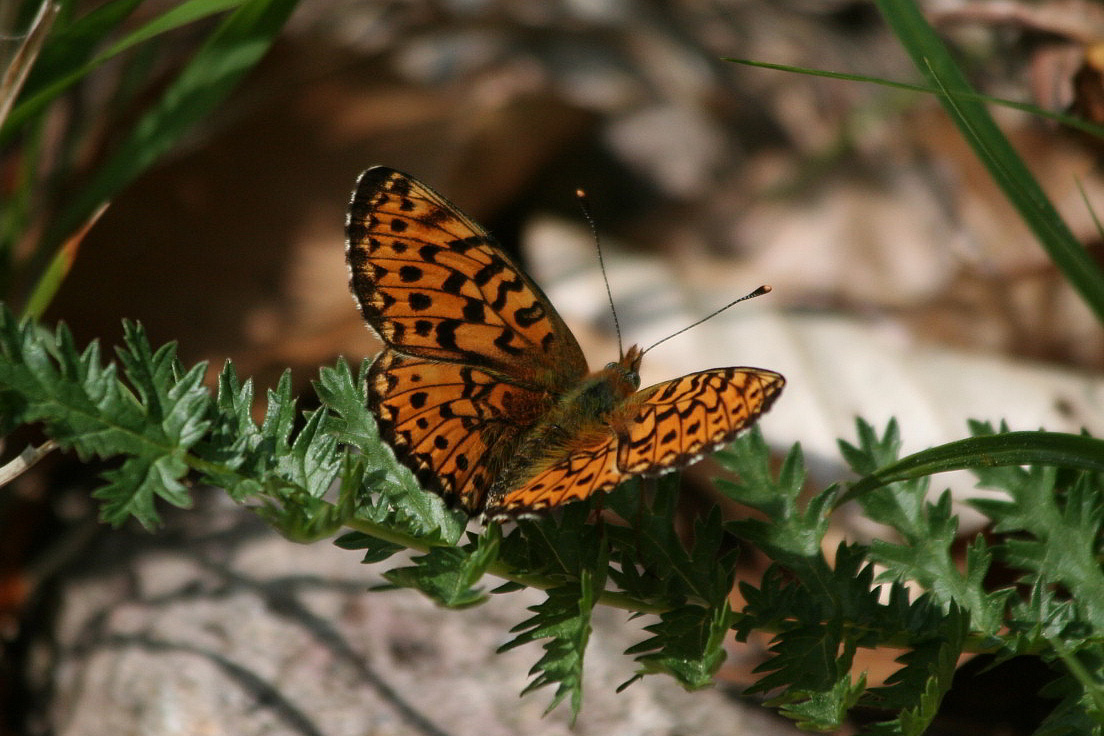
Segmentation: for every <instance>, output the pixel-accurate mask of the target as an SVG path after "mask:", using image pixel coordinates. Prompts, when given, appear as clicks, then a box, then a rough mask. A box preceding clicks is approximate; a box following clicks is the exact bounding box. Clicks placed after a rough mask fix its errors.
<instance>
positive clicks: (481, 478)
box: [346, 166, 785, 520]
mask: <svg viewBox="0 0 1104 736" xmlns="http://www.w3.org/2000/svg"><path fill="white" fill-rule="evenodd" d="M346 232H347V235H348V243H347V248H346V257H347V259H348V262H349V269H350V271H351V273H352V277H351V286H352V290H353V294H354V296H355V297H356V299H357V302H358V303H359V304H360V309H361V312H362V313H363V314H364V318H365V320H367V321H368V324H369V325H370V326H371V327H372V328H373V329H374V330H375V331H376V332H377V333H378V334H379V336H380V339H382V340H383V342H384V345H385V347H384V349H383V351H382V352H381V353H380V354H379V355H378V356H377V357H376V359H375V361H374V362H373V363H372V366H371V368H370V370H369V373H368V405H369V408H370V409H371V410H372V412H373V413H374V414H375V415H376V417H377V419H378V421H379V427H380V434H381V435H382V436H383V438H384V439H385V440H386V441H387V442H388V443H389V444H390V445H391V447H392V448H394V450H395V455H396V456H397V457H398V458H399V460H401V461H402V462H403V463H404V464H406V465H407V466H409V467H410V468H411V469H412V470H413V471H414V473H415V475H416V477H417V478H418V480H419V482H420V483H421V484H422V486H423V487H425V488H428V489H431V490H433V491H436V492H437V493H439V494H440V495H441V496H443V497H444V498H445V499H446V501H448V502H449V503H450V504H453V505H459V506H460V507H462V508H463V509H465V510H466V511H468V512H469V513H478V512H483V514H484V515H485V517H486V518H490V519H491V520H502V519H506V518H511V517H517V516H519V515H524V514H527V513H529V512H534V511H539V510H541V509H547V508H550V507H553V506H559V505H560V504H564V503H567V502H569V501H576V500H579V499H583V498H587V497H588V496H591V495H593V494H595V493H601V492H603V491H609V490H612V489H613V488H614V487H615V486H617V485H618V484H619V483H621V481H623V480H626V479H627V478H629V477H630V476H634V475H643V474H658V473H663V472H666V471H669V470H674V469H675V468H680V467H683V466H685V465H689V464H690V463H693V462H695V461H696V460H698V459H699V458H701V456H702V454H703V453H705V452H708V451H710V450H713V449H716V448H718V447H720V446H722V445H724V444H726V443H728V442H729V441H730V440H732V438H733V437H735V436H736V433H737V432H739V431H740V430H741V429H744V428H745V427H747V426H749V425H750V424H751V423H752V422H754V421H755V420H756V418H758V417H759V415H760V414H762V413H763V412H765V411H766V410H767V409H768V408H770V405H771V404H772V403H773V402H774V400H775V399H776V398H777V397H778V394H779V392H780V391H781V390H782V386H783V385H784V384H785V379H783V378H782V376H781V375H779V374H777V373H774V372H773V371H767V370H763V369H760V368H714V369H713V370H708V371H702V372H700V373H691V374H690V375H687V376H683V377H682V378H676V379H675V380H673V381H665V382H663V383H659V384H656V385H655V386H649V387H648V388H646V389H644V390H642V391H637V389H638V388H639V386H640V376H639V375H638V373H637V371H638V369H639V367H640V359H641V356H642V355H643V351H641V350H640V348H639V347H637V346H635V345H634V346H633V347H631V348H629V350H628V352H626V353H625V355H624V356H623V357H622V358H621V360H619V361H618V362H616V363H610V364H609V365H607V366H606V367H605V368H604V369H602V370H600V371H597V372H595V373H590V372H589V371H588V369H587V364H586V358H584V357H583V352H582V350H581V349H580V348H579V343H578V342H576V340H575V336H574V335H572V334H571V331H570V330H568V328H567V325H565V324H564V322H563V320H562V319H561V318H560V316H559V315H558V314H557V313H556V310H555V308H553V306H552V304H551V302H549V300H548V297H546V296H545V295H544V292H542V291H541V290H540V287H538V286H537V285H536V284H535V283H533V281H532V279H530V278H529V277H528V276H527V275H526V274H525V272H523V271H522V270H521V269H520V268H519V267H518V266H517V265H516V264H515V263H514V262H513V260H511V259H510V257H509V256H507V255H506V254H505V253H504V252H503V251H502V250H501V248H499V246H498V244H497V243H495V241H494V239H493V238H491V236H490V235H488V234H487V232H486V231H485V230H484V229H483V228H481V227H480V226H479V225H477V224H476V223H474V222H472V221H471V220H470V219H469V218H468V217H467V216H466V215H464V214H463V213H462V212H460V211H459V210H458V209H456V207H455V206H453V205H452V204H451V203H450V202H449V201H448V200H446V199H445V198H444V197H442V196H441V195H439V194H437V192H435V191H433V190H432V189H430V188H429V187H427V186H426V185H424V184H422V183H420V182H418V181H416V180H414V179H412V178H411V177H409V176H407V175H406V174H403V173H401V172H398V171H395V170H394V169H389V168H385V167H383V166H376V167H373V168H371V169H368V170H367V171H365V172H364V173H363V174H361V175H360V179H359V180H358V181H357V188H356V191H355V192H354V193H353V198H352V202H351V203H350V205H349V215H348V219H347V221H346Z"/></svg>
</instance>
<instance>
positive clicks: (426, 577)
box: [384, 526, 501, 608]
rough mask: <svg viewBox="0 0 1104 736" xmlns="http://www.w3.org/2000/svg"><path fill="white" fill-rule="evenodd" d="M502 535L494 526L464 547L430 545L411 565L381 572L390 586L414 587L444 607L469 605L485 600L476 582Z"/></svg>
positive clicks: (485, 568) (490, 561)
mask: <svg viewBox="0 0 1104 736" xmlns="http://www.w3.org/2000/svg"><path fill="white" fill-rule="evenodd" d="M500 542H501V536H500V533H499V531H498V527H497V526H493V527H491V528H490V529H488V530H487V533H486V534H484V535H481V536H478V537H475V538H474V540H473V541H471V542H469V543H468V544H466V545H464V547H462V548H461V547H432V548H430V550H429V551H428V552H427V553H426V554H424V555H421V556H420V557H415V558H414V559H413V562H414V565H412V566H409V567H400V568H396V569H394V570H389V571H388V572H386V573H384V577H385V578H387V580H388V581H390V582H391V584H392V585H394V586H396V587H401V588H414V589H416V590H420V591H421V592H422V593H424V594H426V595H427V596H429V597H430V598H432V599H433V600H434V601H436V602H437V603H438V604H439V605H442V606H445V607H446V608H470V607H471V606H476V605H479V604H480V603H483V602H484V601H486V600H487V594H486V593H485V592H484V591H483V590H482V589H481V588H478V589H477V588H475V587H474V586H475V584H476V583H477V582H479V580H480V579H481V578H482V577H483V575H484V573H486V571H487V568H488V567H489V566H490V565H491V564H493V563H494V562H495V560H497V559H498V551H499V544H500Z"/></svg>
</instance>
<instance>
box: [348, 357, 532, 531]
mask: <svg viewBox="0 0 1104 736" xmlns="http://www.w3.org/2000/svg"><path fill="white" fill-rule="evenodd" d="M368 395H369V404H368V408H369V409H371V410H372V412H373V413H374V414H375V415H376V417H377V420H378V421H379V426H380V434H381V435H382V436H383V438H384V439H386V440H387V442H388V443H389V444H390V445H391V447H392V448H393V449H394V450H395V455H396V457H398V458H399V460H401V461H402V462H403V463H404V464H406V465H407V466H408V467H409V468H410V469H411V470H413V471H414V474H415V476H416V477H417V478H418V480H419V482H420V483H421V484H422V485H423V486H424V487H426V488H429V489H431V490H434V491H436V492H437V493H438V494H440V495H441V496H443V497H444V498H445V500H447V501H449V502H450V503H453V504H456V505H459V506H461V507H463V508H465V509H466V510H468V511H469V512H472V511H477V510H479V509H480V508H481V507H482V504H483V498H484V496H485V494H486V491H487V489H488V488H489V487H490V484H491V482H492V481H493V480H494V477H495V473H496V469H497V468H498V466H500V465H501V461H500V459H501V458H503V457H504V455H503V453H502V449H503V448H507V447H510V446H511V445H514V444H516V442H517V436H518V433H519V431H520V429H521V427H523V426H524V425H525V423H526V422H527V421H531V419H530V418H529V417H528V416H527V415H537V414H539V413H540V411H541V407H540V404H539V401H540V399H539V397H538V396H536V395H534V394H532V393H530V392H528V391H525V390H524V389H520V388H518V387H516V386H512V385H510V384H507V383H503V382H501V381H499V380H497V379H496V378H495V377H493V376H491V375H490V374H488V373H487V372H486V371H484V370H481V369H479V368H476V367H474V366H465V365H460V364H457V363H435V362H431V361H427V360H423V359H421V358H414V357H410V356H405V355H401V354H399V353H396V352H394V351H392V350H385V351H384V352H383V353H382V354H380V356H379V357H377V358H376V360H375V361H374V362H373V363H372V367H371V369H370V370H369V373H368Z"/></svg>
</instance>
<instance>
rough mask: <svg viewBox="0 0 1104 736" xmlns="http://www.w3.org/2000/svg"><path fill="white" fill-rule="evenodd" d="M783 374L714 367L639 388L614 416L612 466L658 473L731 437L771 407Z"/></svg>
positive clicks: (679, 464) (728, 440)
mask: <svg viewBox="0 0 1104 736" xmlns="http://www.w3.org/2000/svg"><path fill="white" fill-rule="evenodd" d="M783 385H785V379H783V378H782V376H781V375H779V374H777V373H774V372H773V371H767V370H762V369H760V368H714V369H712V370H708V371H701V372H700V373H691V374H689V375H686V376H682V377H681V378H676V379H674V380H672V381H665V382H664V383H658V384H656V385H654V386H649V387H648V388H646V389H642V390H641V391H638V392H637V393H636V394H634V395H633V396H631V397H630V398H629V400H628V401H626V402H625V405H624V407H622V408H621V409H620V410H619V411H618V412H617V416H616V417H614V420H613V422H612V425H613V429H614V431H615V432H616V433H617V437H618V448H617V465H618V467H619V468H621V470H622V471H623V472H625V473H626V474H631V475H636V474H642V473H644V474H646V473H660V472H663V471H665V470H672V469H674V468H679V467H682V466H684V465H689V464H690V463H692V462H694V461H695V460H697V459H698V458H699V457H701V455H702V454H703V453H705V452H708V451H710V450H714V449H717V448H719V447H721V446H723V445H725V444H727V443H728V442H730V441H731V440H732V439H733V438H734V437H735V436H736V434H737V433H738V432H739V431H740V430H741V429H744V428H746V427H748V426H749V425H751V424H752V423H753V422H754V421H755V420H756V419H757V418H758V417H759V415H760V414H762V413H763V412H765V411H766V410H767V409H769V408H770V405H771V404H772V403H773V402H774V400H775V398H777V396H778V394H779V392H780V391H781V390H782V386H783Z"/></svg>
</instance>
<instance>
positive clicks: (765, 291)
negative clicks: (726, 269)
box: [641, 284, 771, 355]
mask: <svg viewBox="0 0 1104 736" xmlns="http://www.w3.org/2000/svg"><path fill="white" fill-rule="evenodd" d="M770 292H771V287H770V286H768V285H767V284H763V285H762V286H760V287H759V288H758V289H756V290H755V291H753V292H751V293H750V294H744V295H743V296H742V297H740V298H739V299H733V300H732V301H730V302H729V303H728V304H726V305H724V306H723V307H721V308H720V309H717V310H715V311H713V312H710V313H709V314H707V315H705V316H704V317H702V318H701V319H699V320H698V321H697V322H695V323H694V324H692V325H687V326H686V327H683V328H682V329H681V330H679V331H678V332H675V333H673V334H670V335H668V336H667V337H665V338H663V339H662V340H660V341H659V342H654V343H652V344H651V345H650V346H649V347H647V348H645V349H644V352H642V353H641V355H644V353H646V352H648V351H649V350H651V349H652V348H654V347H656V346H657V345H662V344H663V343H665V342H667V341H668V340H670V339H671V338H672V337H678V336H679V335H681V334H682V333H684V332H686V331H687V330H690V329H693V328H695V327H697V326H698V325H700V324H701V323H702V322H705V321H706V320H708V319H713V318H714V317H716V316H717V315H718V314H720V313H721V312H723V311H725V310H726V309H728V308H729V307H732V306H735V305H737V304H739V303H740V302H746V301H747V300H748V299H754V298H755V297H757V296H763V295H764V294H769V293H770Z"/></svg>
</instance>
